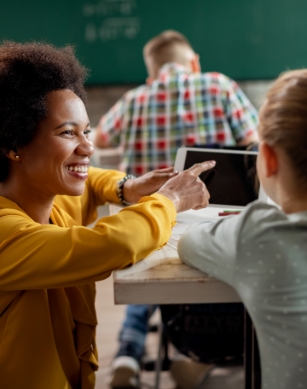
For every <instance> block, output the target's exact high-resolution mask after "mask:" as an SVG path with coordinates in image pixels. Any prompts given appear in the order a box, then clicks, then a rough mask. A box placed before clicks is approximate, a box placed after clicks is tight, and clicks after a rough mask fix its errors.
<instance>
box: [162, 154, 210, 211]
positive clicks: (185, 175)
mask: <svg viewBox="0 0 307 389" xmlns="http://www.w3.org/2000/svg"><path fill="white" fill-rule="evenodd" d="M214 166H215V161H207V162H203V163H198V164H195V165H193V166H192V167H191V168H190V169H187V170H184V171H183V172H180V173H178V174H177V175H176V176H174V177H172V178H171V179H170V180H168V181H167V182H166V183H165V184H164V185H163V186H162V187H161V188H160V189H159V190H158V192H157V193H159V194H162V195H164V196H165V197H167V198H169V199H170V200H172V202H173V203H174V205H175V207H176V210H177V212H183V211H187V210H189V209H191V208H193V209H200V208H205V207H207V206H208V204H209V199H210V194H209V192H208V190H207V187H206V185H205V184H204V183H203V182H202V181H201V179H200V178H199V177H198V176H199V175H200V174H201V173H202V172H204V171H206V170H210V169H212V168H213V167H214Z"/></svg>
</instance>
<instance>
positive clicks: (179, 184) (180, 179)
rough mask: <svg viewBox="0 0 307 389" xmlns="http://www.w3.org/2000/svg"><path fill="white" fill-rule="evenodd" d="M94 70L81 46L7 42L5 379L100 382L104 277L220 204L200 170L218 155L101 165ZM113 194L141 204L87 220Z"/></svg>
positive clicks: (17, 383) (3, 115) (1, 344)
mask: <svg viewBox="0 0 307 389" xmlns="http://www.w3.org/2000/svg"><path fill="white" fill-rule="evenodd" d="M85 74H86V71H85V69H84V68H83V67H82V66H81V65H80V64H79V62H78V61H77V60H76V58H75V57H74V54H73V50H72V49H71V48H69V47H66V48H63V49H57V48H55V47H53V46H51V45H47V44H41V43H28V44H18V43H14V42H6V43H4V44H2V45H1V46H0V371H1V374H0V387H1V388H10V389H20V388H24V387H28V388H31V389H42V388H44V389H55V388H57V389H71V388H73V389H77V388H78V389H90V388H94V385H95V377H94V372H95V370H97V368H98V364H97V350H96V346H95V327H96V324H97V321H96V314H95V308H94V297H95V285H94V282H95V281H98V280H102V279H104V278H107V277H108V276H109V275H110V273H111V272H112V270H114V269H120V268H123V267H126V266H129V265H132V264H134V263H135V262H137V261H139V260H140V259H142V258H144V257H145V256H147V255H148V254H149V253H150V252H152V251H153V250H155V249H158V248H160V247H161V246H162V245H164V244H165V243H166V242H167V240H168V239H169V237H170V235H171V229H172V226H173V225H174V223H175V219H176V212H180V211H183V210H186V209H189V208H193V207H194V208H195V207H196V208H197V207H204V206H206V205H207V204H208V198H209V194H208V192H207V190H206V187H205V186H204V185H203V184H202V182H201V181H200V180H199V178H198V175H199V174H200V173H201V172H202V171H204V170H207V169H209V168H211V167H212V166H213V165H214V163H204V164H200V165H197V166H195V167H193V168H191V169H190V170H188V171H185V172H183V173H180V174H177V173H173V172H172V170H171V169H164V170H161V171H154V172H151V173H148V174H146V175H144V176H143V177H139V178H137V179H131V177H129V176H125V174H124V173H122V172H118V171H114V170H102V169H98V168H94V167H89V160H90V157H91V155H92V154H93V145H92V143H91V141H90V140H89V132H90V126H89V120H88V116H87V113H86V109H85V106H84V102H85V91H84V88H83V81H84V77H85ZM106 202H114V203H124V204H127V203H129V204H130V203H133V204H135V205H131V206H128V207H125V208H124V209H123V210H122V211H121V212H119V213H118V214H117V215H114V216H109V217H106V218H102V219H100V220H98V221H97V222H96V224H95V226H94V227H93V228H87V227H85V226H86V225H87V224H89V223H91V222H93V221H94V220H95V219H96V216H97V212H96V208H97V206H99V205H102V204H105V203H106Z"/></svg>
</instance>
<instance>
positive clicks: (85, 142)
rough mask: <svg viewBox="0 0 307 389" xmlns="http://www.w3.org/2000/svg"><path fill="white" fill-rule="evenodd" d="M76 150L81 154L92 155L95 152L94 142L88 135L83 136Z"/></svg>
mask: <svg viewBox="0 0 307 389" xmlns="http://www.w3.org/2000/svg"><path fill="white" fill-rule="evenodd" d="M76 152H77V153H78V154H80V155H86V156H87V157H91V156H92V155H93V153H94V145H93V142H92V141H91V140H90V139H88V138H87V137H86V136H82V138H81V141H80V143H79V144H78V146H77V148H76Z"/></svg>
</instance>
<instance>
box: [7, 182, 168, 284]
mask: <svg viewBox="0 0 307 389" xmlns="http://www.w3.org/2000/svg"><path fill="white" fill-rule="evenodd" d="M107 185H111V186H112V185H113V183H112V182H111V183H109V184H108V183H107ZM107 197H108V196H107ZM10 203H11V202H10ZM11 204H13V203H11ZM1 208H2V209H0V263H1V271H0V289H1V290H6V291H11V290H27V289H41V288H57V287H70V286H75V285H80V284H86V283H88V282H92V281H98V280H102V279H104V278H106V277H108V276H109V275H110V273H111V272H112V271H113V270H115V269H121V268H124V267H126V266H129V265H132V264H134V263H136V262H137V261H139V260H141V259H143V258H145V257H146V256H147V255H149V254H150V253H151V252H152V251H154V250H156V249H159V248H160V247H162V246H163V245H164V244H166V242H167V241H168V239H169V237H170V235H171V230H172V226H173V225H174V224H175V218H176V210H175V207H174V205H173V203H172V202H171V201H170V200H169V199H167V198H166V197H164V196H162V195H157V194H156V195H152V196H147V197H144V198H142V199H141V200H140V201H139V203H138V204H136V205H133V206H131V207H127V208H124V209H123V210H122V211H121V212H119V213H118V214H116V215H113V216H108V217H105V218H102V219H100V220H98V222H97V223H96V225H95V226H94V228H87V227H83V226H79V225H72V224H74V223H73V222H72V219H70V216H69V215H68V213H66V212H64V211H62V210H61V209H60V208H59V207H58V206H56V207H55V208H54V211H53V212H54V214H55V215H53V217H54V220H59V223H57V224H58V225H41V224H38V223H35V222H34V221H33V220H32V219H31V218H29V217H28V216H27V215H26V214H25V213H24V212H23V211H22V210H21V209H20V208H18V206H17V205H16V207H15V208H14V206H7V207H5V208H3V207H1ZM61 220H62V222H61ZM61 223H62V225H61V226H60V224H61ZM67 226H69V227H67Z"/></svg>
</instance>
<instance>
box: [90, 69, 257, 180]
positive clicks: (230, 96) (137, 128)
mask: <svg viewBox="0 0 307 389" xmlns="http://www.w3.org/2000/svg"><path fill="white" fill-rule="evenodd" d="M256 127H257V111H256V109H255V108H254V107H253V105H252V104H251V102H250V101H249V100H248V99H247V97H246V96H245V95H244V93H243V92H242V90H241V89H240V88H239V86H238V85H237V84H236V83H235V82H234V81H233V80H231V79H230V78H228V77H226V76H225V75H223V74H220V73H192V72H190V71H189V70H187V69H186V68H185V67H183V66H181V65H179V64H175V63H168V64H165V65H164V66H163V67H162V68H161V70H160V72H159V77H158V79H156V80H155V81H154V82H153V83H152V84H151V85H142V86H140V87H137V88H135V89H133V90H130V91H128V92H127V93H126V94H125V95H124V96H123V97H122V98H121V99H120V100H119V101H118V102H117V103H116V104H115V105H114V106H113V107H112V108H111V109H110V110H109V111H108V112H107V113H106V114H105V115H104V116H103V117H102V118H101V119H100V121H99V124H98V128H99V129H100V131H101V136H102V137H104V139H105V140H107V141H108V142H109V144H110V145H111V146H120V145H121V146H123V148H124V158H123V164H122V166H121V169H122V170H126V171H127V172H128V173H131V174H134V175H136V176H139V175H141V174H144V173H146V172H147V171H150V170H154V169H161V168H164V167H169V166H173V165H174V162H175V158H176V152H177V149H178V148H179V147H181V146H182V145H185V146H191V145H193V144H195V143H197V144H213V143H218V144H220V145H227V146H231V145H235V144H236V143H237V142H238V141H240V140H242V139H244V138H245V137H246V136H249V135H251V134H252V133H254V132H255V131H256Z"/></svg>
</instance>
